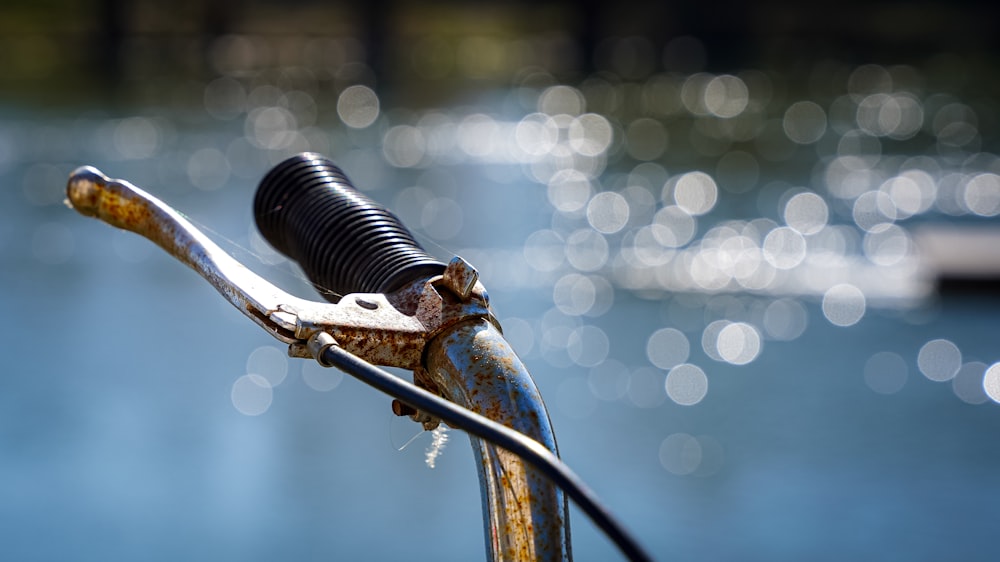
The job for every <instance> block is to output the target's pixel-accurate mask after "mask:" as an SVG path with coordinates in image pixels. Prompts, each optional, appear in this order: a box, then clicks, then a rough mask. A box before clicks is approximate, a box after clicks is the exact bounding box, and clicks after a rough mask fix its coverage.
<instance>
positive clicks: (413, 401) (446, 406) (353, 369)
mask: <svg viewBox="0 0 1000 562" xmlns="http://www.w3.org/2000/svg"><path fill="white" fill-rule="evenodd" d="M317 360H318V361H319V363H320V364H321V365H323V366H325V367H337V368H338V369H340V370H342V371H344V372H345V373H347V374H349V375H351V376H353V377H355V378H357V379H359V380H361V381H362V382H364V383H366V384H368V385H370V386H372V387H374V388H376V389H378V390H380V391H382V392H384V393H386V394H388V395H390V396H392V397H394V398H397V399H399V400H400V401H402V402H404V403H406V404H408V405H409V406H411V407H413V408H415V409H417V410H420V411H423V412H426V413H428V414H430V415H432V416H435V417H437V418H440V419H441V420H443V421H444V422H445V423H447V424H448V425H449V426H451V427H454V428H457V429H461V430H463V431H467V432H468V433H470V434H472V435H475V436H476V437H479V438H480V439H485V440H487V441H489V442H490V443H493V444H494V445H497V446H498V447H502V448H504V449H506V450H508V451H510V452H511V453H514V454H515V455H518V456H519V457H521V458H522V459H524V460H525V462H527V463H528V464H530V465H532V466H533V467H535V468H536V469H537V470H538V471H540V472H541V473H542V474H544V475H545V476H546V477H547V478H549V479H550V480H552V482H554V483H555V484H556V485H557V486H559V487H560V488H562V489H563V491H565V492H566V494H567V495H568V496H569V497H570V498H572V499H573V501H574V502H576V504H577V506H579V507H580V509H581V510H582V511H583V512H584V513H586V514H587V516H588V517H590V519H591V520H592V521H593V522H594V524H595V525H597V527H598V528H599V529H601V530H602V531H604V533H605V534H606V535H607V536H608V538H610V539H611V541H612V542H613V543H614V544H615V545H616V546H617V547H618V548H619V550H621V552H622V554H624V555H625V557H626V558H627V559H629V560H632V561H634V562H646V561H652V557H650V556H649V554H648V553H647V552H646V551H645V550H644V549H643V548H642V546H641V545H640V544H639V543H638V541H637V540H636V539H635V538H634V537H632V535H631V534H630V533H629V532H628V530H626V529H625V527H624V526H623V525H622V524H621V523H620V522H619V521H618V520H617V519H615V517H614V515H612V514H611V512H610V511H608V509H607V508H606V507H604V505H603V504H602V503H601V500H600V499H599V498H598V497H597V495H596V494H595V493H594V492H593V491H592V490H591V489H590V488H589V487H587V485H586V484H585V483H584V482H583V480H581V479H580V477H579V476H577V475H576V473H574V472H573V470H572V469H570V467H569V466H568V465H567V464H566V463H564V462H562V460H560V459H559V457H557V456H556V455H555V454H553V453H552V452H551V451H549V450H548V449H546V448H545V447H544V446H542V445H541V444H540V443H538V442H537V441H535V440H534V439H531V438H530V437H528V436H526V435H524V434H522V433H519V432H517V431H514V430H513V429H511V428H509V427H507V426H504V425H502V424H499V423H497V422H495V421H493V420H491V419H489V418H486V417H483V416H481V415H479V414H477V413H475V412H473V411H471V410H468V409H466V408H463V407H461V406H459V405H457V404H455V403H453V402H449V401H448V400H445V399H444V398H441V397H439V396H436V395H434V394H431V393H430V392H427V391H426V390H424V389H422V388H419V387H418V386H416V385H414V384H413V383H410V382H409V381H406V380H403V379H401V378H399V377H396V376H394V375H392V374H391V373H389V372H388V371H385V370H383V369H380V368H378V367H376V366H375V365H372V364H371V363H368V362H367V361H365V360H363V359H361V358H360V357H357V356H355V355H353V354H351V353H350V352H348V351H346V350H345V349H343V348H341V347H340V346H338V345H331V346H328V347H326V348H324V349H323V351H322V352H321V353H320V355H319V357H318V358H317Z"/></svg>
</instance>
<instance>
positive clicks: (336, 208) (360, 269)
mask: <svg viewBox="0 0 1000 562" xmlns="http://www.w3.org/2000/svg"><path fill="white" fill-rule="evenodd" d="M253 209H254V219H255V220H256V222H257V228H258V229H259V230H260V232H261V234H262V235H263V236H264V238H265V239H266V240H267V241H268V242H269V243H270V244H271V245H272V246H274V247H275V248H277V249H278V250H279V251H280V252H281V253H283V254H285V255H286V256H288V257H289V258H291V259H293V260H295V261H296V262H298V264H299V265H300V266H302V269H303V270H304V271H305V273H306V275H307V276H308V277H309V280H310V281H312V283H313V285H314V286H315V287H316V288H317V290H319V292H320V293H321V294H322V295H323V298H325V299H327V300H329V301H331V302H337V301H338V300H340V297H342V296H343V295H346V294H349V293H391V292H393V291H395V290H396V289H399V288H400V287H402V286H403V285H405V284H407V283H409V282H411V281H415V280H417V279H423V278H426V277H431V276H434V275H440V274H441V273H442V272H443V271H444V269H445V265H444V264H443V263H441V262H440V261H438V260H436V259H434V258H433V257H431V256H430V255H428V254H427V252H425V251H424V250H423V248H421V247H420V245H419V244H418V243H417V242H416V241H415V240H414V239H413V235H412V234H410V231H409V230H407V228H406V227H405V226H403V224H402V223H401V222H400V221H399V219H398V218H396V216H395V215H394V214H392V213H391V212H389V210H387V209H386V208H385V207H383V206H381V205H379V204H378V203H376V202H375V201H372V200H371V199H369V198H368V197H366V196H365V195H363V194H361V193H360V192H358V191H357V190H356V189H355V188H354V186H353V185H352V184H351V181H350V180H349V179H347V176H346V175H345V174H344V172H343V171H341V169H340V168H338V167H337V166H336V165H335V164H334V163H333V162H331V161H330V160H328V159H326V158H324V157H323V156H321V155H319V154H315V153H311V152H306V153H302V154H298V155H296V156H293V157H291V158H289V159H287V160H285V161H283V162H281V163H280V164H278V165H277V166H275V167H274V168H273V169H272V170H271V171H270V172H268V173H267V175H266V176H265V177H264V179H263V180H261V182H260V186H259V187H258V188H257V195H256V196H255V197H254V205H253Z"/></svg>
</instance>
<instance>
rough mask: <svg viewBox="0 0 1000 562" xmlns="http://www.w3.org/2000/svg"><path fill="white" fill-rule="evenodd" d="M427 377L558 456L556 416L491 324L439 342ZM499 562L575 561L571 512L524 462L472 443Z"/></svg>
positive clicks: (457, 330)
mask: <svg viewBox="0 0 1000 562" xmlns="http://www.w3.org/2000/svg"><path fill="white" fill-rule="evenodd" d="M427 373H428V375H429V376H430V377H431V379H432V380H433V381H434V383H435V384H437V386H438V388H439V389H440V391H441V392H442V393H443V395H444V396H445V397H446V398H448V399H449V400H451V401H452V402H455V403H457V404H459V405H462V406H465V407H466V408H469V409H470V410H472V411H474V412H476V413H479V414H482V415H484V416H486V417H488V418H490V419H492V420H494V421H498V422H500V423H502V424H504V425H506V426H507V427H510V428H512V429H515V430H517V431H519V432H521V433H523V434H525V435H527V436H529V437H531V438H533V439H535V440H536V441H538V442H539V443H541V444H542V445H544V446H545V447H546V448H547V449H549V450H550V451H552V452H553V453H556V454H558V451H557V448H556V441H555V435H554V434H553V432H552V425H551V423H550V422H549V417H548V413H547V412H546V410H545V405H544V403H543V402H542V398H541V396H540V395H539V393H538V389H537V388H536V387H535V384H534V381H532V379H531V376H530V375H529V374H528V371H527V370H526V369H525V367H524V365H523V364H522V363H521V360H520V359H519V358H518V357H517V355H516V354H515V353H514V351H513V350H512V349H511V347H510V345H508V344H507V341H506V340H504V338H503V336H502V335H501V334H500V331H499V330H498V329H497V328H496V327H495V326H494V325H493V324H492V323H490V322H489V321H487V320H484V319H480V320H470V321H467V322H463V323H461V324H459V325H456V326H454V327H453V328H451V329H450V330H447V331H446V332H444V333H442V334H441V335H440V336H438V337H437V338H436V339H434V340H433V341H432V342H431V344H430V347H428V349H427ZM472 447H473V450H474V452H475V455H476V461H477V463H478V467H477V468H478V470H479V479H480V485H481V489H482V494H483V511H484V514H485V515H486V519H485V521H484V523H485V533H486V540H487V543H488V544H489V545H490V548H491V556H492V558H491V559H492V560H497V561H507V560H568V559H569V558H570V542H569V519H568V517H569V512H568V509H567V505H566V498H565V496H564V494H563V493H562V491H561V490H559V489H558V488H557V487H555V486H554V485H552V483H551V482H550V481H549V480H548V479H547V478H546V477H544V476H543V475H541V474H540V473H538V472H537V471H536V470H535V469H533V468H531V467H530V466H528V465H526V464H525V463H524V461H522V460H521V458H520V457H517V456H515V455H513V454H511V453H509V452H507V451H505V450H503V449H500V448H498V447H496V446H494V445H492V444H491V443H489V442H486V441H483V440H481V439H477V438H472Z"/></svg>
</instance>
